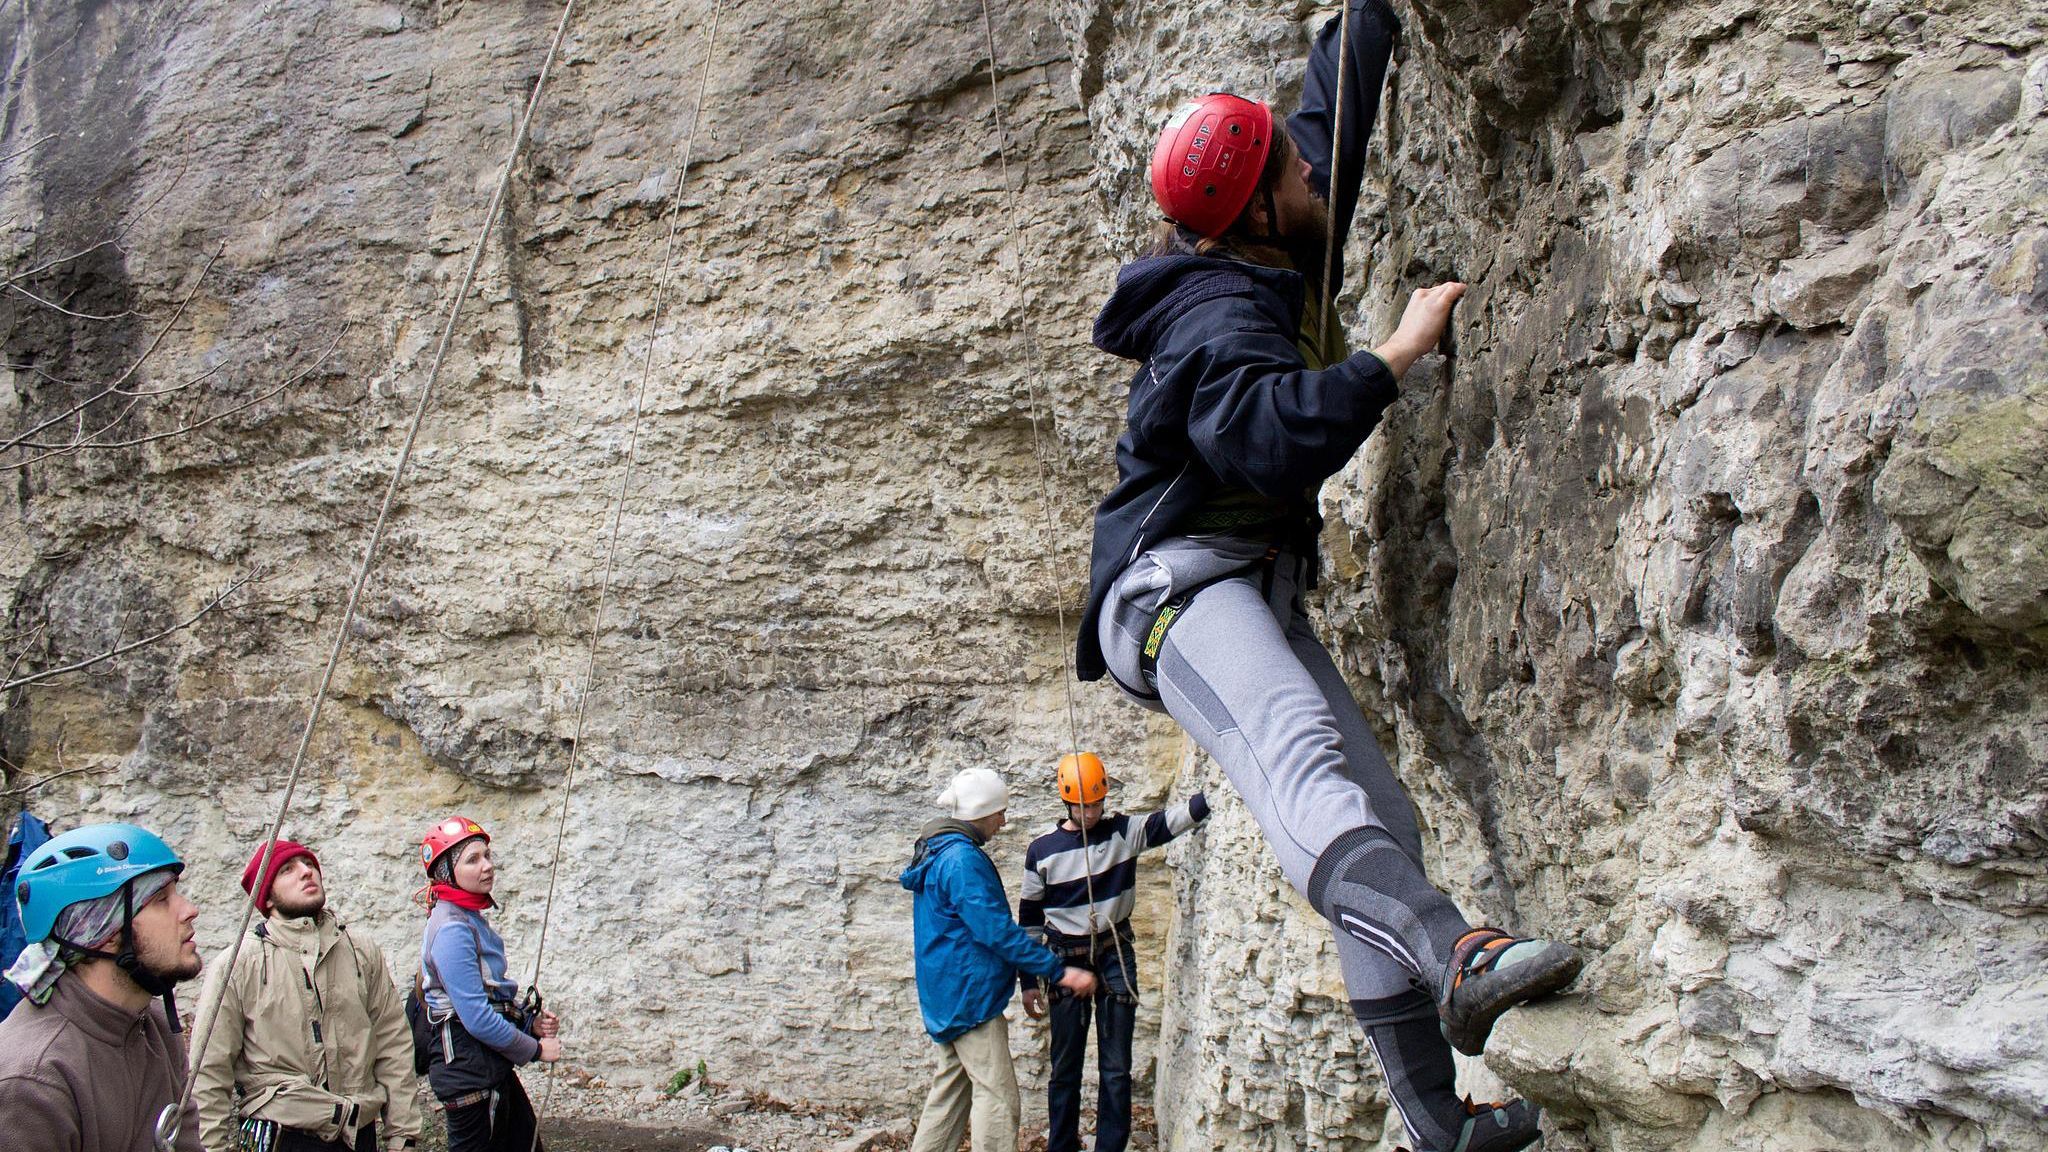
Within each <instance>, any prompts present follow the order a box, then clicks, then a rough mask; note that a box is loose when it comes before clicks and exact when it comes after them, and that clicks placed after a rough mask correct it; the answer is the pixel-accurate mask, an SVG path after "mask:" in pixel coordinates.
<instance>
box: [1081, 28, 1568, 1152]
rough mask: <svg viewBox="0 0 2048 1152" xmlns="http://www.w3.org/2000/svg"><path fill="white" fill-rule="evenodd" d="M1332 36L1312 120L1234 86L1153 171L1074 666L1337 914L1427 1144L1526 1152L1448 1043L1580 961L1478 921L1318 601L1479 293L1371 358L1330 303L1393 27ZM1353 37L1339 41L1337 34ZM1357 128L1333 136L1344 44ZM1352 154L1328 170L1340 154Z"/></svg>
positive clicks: (1121, 340)
mask: <svg viewBox="0 0 2048 1152" xmlns="http://www.w3.org/2000/svg"><path fill="white" fill-rule="evenodd" d="M1350 24H1351V27H1350V32H1349V35H1348V36H1340V32H1339V22H1338V21H1337V20H1336V19H1332V20H1331V21H1329V23H1328V24H1327V25H1326V26H1325V27H1324V28H1323V29H1322V30H1321V32H1320V33H1319V34H1318V35H1317V37H1316V41H1315V45H1314V48H1313V50H1312V52H1311V55H1310V59H1309V65H1308V75H1307V77H1306V79H1305V81H1304V83H1303V88H1302V102H1301V109H1300V111H1298V112H1296V113H1295V114H1294V115H1293V116H1292V117H1291V118H1289V119H1288V120H1287V122H1286V124H1285V126H1284V128H1283V126H1282V124H1281V123H1280V121H1279V119H1278V117H1276V116H1275V114H1274V113H1273V111H1272V109H1271V108H1269V107H1268V106H1267V105H1265V104H1262V103H1260V102H1258V101H1255V100H1247V99H1244V98H1242V97H1239V96H1233V95H1229V94H1224V93H1218V94H1214V95H1210V96H1207V97H1204V98H1203V99H1201V100H1200V101H1198V102H1196V103H1195V104H1194V105H1192V106H1191V107H1189V108H1187V109H1185V110H1184V111H1182V112H1181V113H1180V114H1178V115H1176V116H1175V117H1174V118H1173V119H1172V120H1171V121H1170V122H1169V123H1168V124H1167V125H1166V128H1165V130H1164V131H1163V132H1162V133H1161V135H1160V138H1159V142H1158V146H1157V148H1156V149H1155V151H1154V153H1153V159H1152V168H1151V175H1152V192H1153V197H1154V199H1155V200H1156V201H1157V203H1158V205H1159V207H1160V210H1161V212H1162V214H1163V215H1164V216H1165V217H1166V220H1165V222H1164V223H1162V224H1161V225H1160V226H1159V228H1158V231H1157V232H1156V234H1155V236H1154V242H1153V246H1152V248H1151V250H1150V251H1149V252H1147V253H1146V254H1145V255H1144V256H1143V257H1142V258H1141V259H1138V260H1136V261H1134V262H1132V263H1130V264H1127V265H1125V266H1124V267H1123V269H1122V270H1121V271H1120V272H1119V273H1118V275H1117V284H1116V289H1115V291H1114V293H1113V294H1112V295H1111V297H1110V299H1109V301H1108V303H1107V304H1106V305H1105V306H1104V307H1103V309H1102V313H1101V315H1100V316H1099V317H1098V318H1097V320H1096V323H1095V334H1094V335H1095V343H1096V346H1097V347H1099V348H1101V349H1103V350H1104V351H1106V352H1110V353H1113V354H1115V355H1117V356H1120V357H1123V358H1125V359H1129V360H1132V361H1135V362H1136V363H1137V365H1138V367H1137V370H1136V371H1135V372H1134V373H1133V375H1132V377H1131V383H1130V407H1129V416H1128V425H1127V427H1126V430H1125V432H1124V434H1123V436H1122V437H1121V438H1120V439H1119V440H1118V442H1117V448H1116V452H1117V483H1116V486H1115V487H1114V488H1113V489H1112V490H1111V491H1110V493H1109V495H1108V496H1107V497H1106V498H1105V499H1104V500H1103V502H1102V505H1101V507H1100V508H1099V509H1098V510H1097V512H1096V517H1095V539H1094V546H1093V550H1092V556H1091V564H1090V573H1089V584H1090V587H1089V598H1088V605H1087V609H1086V611H1085V613H1084V616H1083V620H1082V624H1081V629H1080V635H1079V636H1078V638H1077V651H1076V666H1077V671H1078V673H1079V674H1080V676H1081V677H1082V678H1083V679H1087V680H1094V679H1098V678H1100V677H1102V676H1103V675H1105V674H1107V675H1109V676H1110V677H1111V678H1112V679H1114V681H1115V682H1116V683H1117V685H1118V686H1119V687H1121V688H1122V690H1123V691H1124V692H1125V693H1126V694H1127V695H1129V696H1131V697H1132V698H1134V699H1136V700H1138V701H1140V702H1141V703H1143V704H1145V705H1146V706H1148V707H1151V708H1153V709H1155V710H1159V711H1164V712H1167V713H1169V714H1170V715H1172V716H1173V718H1174V719H1175V720H1176V721H1178V722H1179V723H1180V725H1181V726H1182V728H1184V729H1185V730H1186V731H1187V732H1188V734H1189V735H1190V736H1192V737H1193V738H1194V740H1195V742H1196V743H1198V744H1199V745H1201V747H1202V748H1203V750H1204V751H1206V752H1208V753H1209V754H1210V755H1211V756H1212V757H1214V758H1215V760H1216V761H1217V763H1218V764H1219V765H1220V766H1221V767H1222V768H1223V771H1224V774H1225V775H1226V776H1227V777H1228V778H1229V780H1230V782H1231V784H1232V785H1233V786H1234V787H1235V788H1236V790H1237V792H1238V793H1239V795H1240V796H1241V797H1242V798H1243V800H1244V802H1245V805H1246V808H1247V809H1248V810H1249V811H1250V812H1251V814H1252V816H1253V817H1254V819H1256V820H1257V822H1258V824H1259V828H1260V831H1261V832H1262V833H1264V835H1265V838H1266V841H1267V842H1268V843H1269V844H1270V845H1272V847H1273V850H1274V853H1275V855H1276V856H1277V857H1278V860H1279V863H1280V866H1281V870H1282V871H1283V872H1284V873H1285V874H1286V876H1287V878H1288V880H1289V882H1290V883H1292V884H1293V885H1294V886H1295V888H1296V889H1297V890H1299V891H1300V892H1301V893H1302V895H1304V896H1305V897H1307V899H1308V901H1309V902H1310V903H1311V904H1312V905H1313V906H1314V907H1315V908H1316V910H1317V911H1318V912H1319V913H1321V914H1322V915H1323V916H1324V917H1325V918H1326V919H1327V920H1328V921H1329V922H1330V926H1331V929H1332V936H1333V938H1334V940H1335V943H1336V946H1337V953H1338V957H1339V960H1340V962H1341V964H1342V967H1343V971H1344V979H1345V984H1346V986H1347V989H1348V992H1349V995H1350V1000H1351V1010H1352V1013H1353V1015H1354V1016H1355V1017H1356V1018H1357V1020H1358V1022H1359V1024H1360V1026H1361V1027H1362V1028H1363V1029H1364V1030H1365V1034H1366V1038H1367V1040H1368V1042H1369V1043H1370V1045H1371V1047H1372V1049H1373V1051H1374V1052H1375V1053H1376V1054H1377V1056H1378V1059H1379V1062H1380V1066H1381V1069H1382V1071H1383V1072H1384V1074H1385V1077H1386V1083H1387V1089H1388V1094H1389V1096H1390V1097H1391V1098H1392V1099H1393V1102H1394V1104H1395V1105H1396V1107H1397V1108H1398V1109H1399V1110H1400V1114H1401V1118H1402V1120H1403V1122H1404V1124H1405V1125H1406V1127H1407V1129H1408V1132H1409V1135H1410V1137H1411V1139H1412V1140H1413V1142H1414V1145H1415V1147H1416V1149H1417V1152H1505V1150H1508V1149H1515V1148H1522V1147H1525V1146H1527V1145H1528V1144H1530V1143H1531V1142H1533V1141H1535V1140H1536V1139H1537V1138H1538V1136H1539V1135H1540V1130H1539V1128H1538V1114H1537V1110H1536V1109H1535V1108H1533V1107H1531V1106H1529V1105H1528V1104H1527V1103H1525V1102H1522V1101H1512V1102H1509V1103H1505V1104H1473V1103H1471V1102H1469V1101H1466V1100H1464V1099H1461V1098H1460V1097H1459V1096H1458V1094H1457V1092H1456V1089H1455V1080H1456V1069H1455V1065H1454V1063H1453V1060H1452V1057H1451V1050H1452V1048H1454V1047H1455V1048H1457V1049H1458V1050H1460V1051H1463V1052H1465V1053H1467V1054H1469V1055H1478V1054H1479V1053H1480V1052H1481V1051H1483V1050H1484V1047H1485V1044H1486V1038H1487V1036H1488V1034H1489V1033H1490V1031H1491V1029H1492V1027H1493V1023H1494V1021H1495V1020H1496V1019H1497V1018H1498V1017H1499V1016H1500V1015H1501V1013H1503V1012H1505V1011H1507V1010H1508V1009H1510V1008H1512V1007H1514V1006H1515V1005H1517V1004H1520V1003H1523V1002H1525V1001H1527V1000H1530V999H1533V998H1535V997H1538V996H1542V995H1546V994H1548V993H1551V992H1554V991H1557V990H1558V989H1560V988H1562V987H1563V986H1564V985H1566V984H1568V983H1569V982H1570V981H1571V980H1572V979H1573V978H1574V977H1575V976H1576V975H1577V973H1578V970H1579V966H1580V963H1581V960H1580V957H1579V956H1578V954H1577V952H1576V951H1575V950H1573V949H1572V948H1571V947H1569V946H1567V945H1565V944H1562V943H1555V942H1549V941H1544V940H1526V939H1521V938H1517V937H1515V936H1512V935H1510V934H1508V933H1506V932H1502V931H1499V930H1497V929H1493V928H1485V927H1477V928H1475V927H1474V926H1473V925H1471V924H1470V923H1469V922H1467V920H1466V919H1465V917H1464V915H1463V914H1462V913H1461V912H1460V911H1459V910H1458V907H1457V905H1455V904H1454V903H1452V901H1451V900H1450V898H1449V897H1447V896H1445V895H1444V894H1443V893H1442V892H1440V891H1438V890H1437V888H1436V887H1435V885H1433V884H1432V883H1431V882H1430V880H1429V878H1428V877H1427V876H1426V875H1425V873H1424V871H1423V862H1422V837H1421V832H1420V828H1419V826H1418V824H1417V822H1416V818H1415V812H1414V808H1413V805H1412V804H1411V803H1410V801H1409V799H1408V796H1407V794H1406V793H1405V792H1404V791H1403V790H1402V788H1401V784H1400V782H1399V781H1398V780H1397V779H1396V778H1395V776H1394V773H1393V771H1392V769H1391V768H1390V767H1389V766H1388V764H1387V760H1386V757H1385V756H1384V755H1383V754H1382V753H1381V751H1380V748H1379V743H1378V740H1377V739H1376V737H1375V736H1374V734H1373V729H1372V725H1371V724H1370V723H1368V722H1367V720H1366V718H1365V715H1364V713H1363V712H1362V711H1361V710H1360V709H1359V706H1358V702H1357V701H1356V700H1355V699H1354V698H1353V697H1352V695H1351V691H1350V688H1349V687H1348V686H1347V685H1346V683H1345V681H1344V678H1343V676H1342V675H1341V674H1340V673H1339V672H1338V670H1337V667H1336V665H1335V663H1334V662H1333V661H1332V660H1331V658H1330V655H1329V653H1328V651H1327V650H1325V649H1324V647H1323V645H1322V644H1321V642H1320V641H1319V640H1317V638H1316V635H1315V630H1314V627H1313V625H1312V623H1311V621H1310V619H1309V617H1308V614H1307V612H1306V610H1305V609H1304V606H1303V602H1302V600H1303V594H1304V592H1305V591H1306V590H1307V589H1308V588H1309V587H1311V586H1312V585H1313V583H1314V580H1315V576H1316V542H1317V538H1318V536H1319V534H1320V531H1321V528H1322V521H1321V517H1320V516H1319V515H1318V511H1317V501H1318V492H1319V490H1320V488H1321V486H1322V483H1323V481H1324V480H1326V479H1327V478H1329V477H1330V476H1331V475H1332V474H1333V473H1335V472H1336V471H1337V470H1338V469H1340V468H1342V467H1343V466H1344V465H1345V463H1346V462H1347V461H1349V460H1350V458H1351V456H1352V454H1353V453H1355V452H1356V451H1357V450H1358V448H1359V446H1360V445H1362V444H1363V443H1364V442H1365V439H1366V437H1367V436H1368V435H1369V434H1370V433H1371V432H1372V430H1373V428H1374V426H1375V425H1376V424H1377V423H1378V422H1379V419H1380V416H1381V415H1382V414H1383V413H1384V412H1385V411H1386V410H1387V408H1388V406H1390V405H1391V404H1393V402H1394V400H1395V398H1396V397H1397V396H1398V395H1399V387H1398V385H1399V382H1400V380H1401V377H1402V376H1403V375H1404V374H1405V373H1406V372H1407V371H1408V369H1409V367H1410V366H1411V365H1413V364H1414V363H1415V361H1417V360H1418V359H1420V358H1421V357H1422V356H1424V355H1426V354H1428V353H1429V352H1430V351H1431V350H1432V349H1434V348H1435V347H1436V345H1437V343H1438V341H1439V340H1440V338H1441V336H1442V334H1443V332H1444V330H1445V328H1446V327H1447V325H1448V323H1449V319H1450V312H1451V308H1452V306H1453V305H1454V304H1455V303H1456V302H1457V299H1458V297H1459V296H1460V295H1461V294H1462V293H1463V292H1464V288H1465V286H1464V285H1463V284H1459V283H1456V282H1450V283H1445V284H1439V285H1436V286H1433V287H1429V288H1424V289H1421V290H1419V291H1417V292H1415V293H1414V294H1413V295H1412V296H1411V298H1410V299H1409V302H1408V304H1407V308H1406V311H1405V313H1404V314H1403V316H1402V317H1401V321H1400V323H1399V325H1398V327H1397V328H1396V330H1395V331H1394V333H1393V335H1392V336H1391V337H1389V338H1388V339H1387V340H1386V342H1385V343H1383V344H1381V345H1380V346H1379V347H1377V348H1376V349H1373V350H1372V351H1360V352H1356V353H1354V352H1352V351H1351V350H1350V349H1349V348H1348V347H1347V345H1346V343H1345V340H1344V333H1343V328H1342V326H1341V325H1339V324H1336V323H1334V322H1328V321H1331V320H1333V319H1334V318H1333V317H1330V316H1328V314H1329V313H1330V312H1331V311H1332V310H1333V308H1334V301H1335V299H1336V287H1337V286H1341V284H1342V275H1341V273H1342V269H1341V267H1332V268H1330V269H1328V273H1329V275H1328V277H1327V279H1328V282H1329V283H1330V284H1331V285H1332V287H1331V290H1330V294H1329V297H1328V298H1327V299H1326V298H1325V297H1324V294H1323V283H1324V281H1325V277H1324V263H1325V259H1326V257H1325V252H1326V250H1329V251H1334V252H1336V253H1339V254H1341V253H1342V251H1343V240H1344V236H1345V233H1346V232H1347V231H1348V229H1349V226H1350V221H1351V215H1352V212H1353V209H1354V208H1355V206H1356V204H1357V201H1358V189H1359V178H1360V173H1361V172H1362V170H1363V168H1364V164H1363V161H1364V158H1365V150H1366V144H1367V142H1368V140H1369V138H1370V135H1371V132H1372V126H1373V123H1374V121H1375V120H1376V119H1377V117H1378V110H1379V97H1380V87H1381V84H1382V82H1383V80H1384V79H1385V76H1386V70H1387V63H1388V60H1389V59H1390V57H1391V55H1392V52H1393V46H1394V41H1395V38H1396V36H1397V35H1398V33H1399V24H1398V22H1397V21H1396V19H1395V16H1394V13H1393V10H1392V9H1391V8H1390V7H1388V5H1387V3H1386V0H1350ZM1340 39H1341V40H1342V41H1343V42H1344V43H1343V44H1342V45H1340ZM1340 49H1341V50H1344V51H1346V52H1347V55H1346V58H1345V63H1344V67H1343V69H1342V74H1343V76H1344V77H1345V78H1346V84H1345V88H1344V90H1343V92H1342V100H1343V104H1344V115H1343V117H1342V121H1343V123H1342V129H1343V139H1342V140H1335V139H1334V136H1335V133H1334V131H1333V129H1334V128H1335V127H1336V120H1337V117H1336V116H1335V115H1333V110H1334V106H1335V104H1336V103H1337V100H1338V97H1339V93H1338V80H1339V71H1340V70H1339V68H1338V54H1339V52H1340ZM1333 156H1335V157H1339V158H1341V160H1342V163H1341V164H1340V165H1338V166H1337V177H1336V179H1335V180H1334V181H1333V180H1332V157H1333Z"/></svg>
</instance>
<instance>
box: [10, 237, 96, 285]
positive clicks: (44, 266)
mask: <svg viewBox="0 0 2048 1152" xmlns="http://www.w3.org/2000/svg"><path fill="white" fill-rule="evenodd" d="M120 243H121V242H120V240H118V239H113V240H102V241H100V242H99V243H97V244H95V245H93V246H92V247H90V248H81V249H79V250H78V251H76V252H73V253H72V254H71V255H69V256H59V257H57V258H56V259H55V260H49V261H45V262H44V263H41V264H38V265H36V266H35V267H33V268H31V269H29V270H28V271H26V272H16V273H15V274H14V275H12V276H9V277H8V278H7V279H6V281H5V283H8V284H12V283H14V282H15V281H17V280H26V279H28V278H29V277H31V276H40V275H42V274H43V273H45V272H48V271H49V270H50V269H52V268H55V267H56V266H57V265H59V264H69V263H71V262H72V261H73V260H78V259H81V258H83V257H86V256H90V255H92V254H93V253H95V252H97V251H99V250H100V249H102V248H106V247H109V246H116V247H118V246H119V245H120Z"/></svg>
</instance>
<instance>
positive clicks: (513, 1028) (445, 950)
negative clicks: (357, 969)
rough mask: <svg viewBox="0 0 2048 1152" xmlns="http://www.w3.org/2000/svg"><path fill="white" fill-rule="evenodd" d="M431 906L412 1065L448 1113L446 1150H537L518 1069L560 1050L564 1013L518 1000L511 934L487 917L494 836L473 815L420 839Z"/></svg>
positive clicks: (412, 1008) (413, 1006)
mask: <svg viewBox="0 0 2048 1152" xmlns="http://www.w3.org/2000/svg"><path fill="white" fill-rule="evenodd" d="M420 864H421V865H422V866H423V867H425V869H426V872H427V881H428V885H427V892H428V893H429V899H430V907H431V911H430V912H429V914H428V916H427V928H426V935H425V937H424V939H423V940H422V941H421V944H420V976H419V980H418V983H417V985H416V987H415V990H414V995H413V997H412V1000H411V1002H410V1003H408V1004H407V1005H406V1010H407V1012H408V1013H409V1014H410V1015H411V1016H412V1023H413V1041H414V1044H415V1045H416V1046H417V1047H418V1049H419V1052H418V1055H417V1056H416V1057H415V1064H416V1066H418V1067H419V1069H420V1070H421V1071H423V1072H425V1073H426V1076H427V1083H428V1084H429V1085H430V1086H431V1087H432V1088H433V1090H434V1096H435V1098H437V1099H439V1100H440V1101H441V1106H442V1108H443V1109H445V1110H446V1113H447V1117H448V1152H485V1150H490V1152H539V1149H540V1144H539V1142H538V1141H537V1139H536V1138H535V1135H534V1129H535V1125H536V1120H535V1117H534V1112H533V1104H532V1102H531V1101H530V1100H528V1099H527V1095H526V1089H525V1088H524V1087H523V1086H522V1085H521V1084H520V1082H519V1076H518V1073H517V1072H515V1071H514V1069H516V1068H517V1067H518V1066H519V1065H521V1064H528V1063H532V1062H533V1061H535V1060H539V1061H542V1062H544V1063H552V1062H554V1061H556V1060H559V1059H561V1058H562V1042H561V1040H560V1038H559V1028H560V1022H559V1021H557V1020H556V1019H555V1017H554V1016H553V1015H552V1014H551V1013H546V1012H540V1011H538V1010H537V1009H528V1008H525V1007H522V1006H521V1002H520V998H519V982H518V981H517V980H514V979H513V978H512V977H511V976H510V975H509V974H508V971H507V964H506V960H505V941H504V940H503V939H502V938H500V937H499V935H498V933H497V932H496V931H495V930H493V929H492V928H491V925H490V921H488V920H486V919H484V912H485V910H486V909H489V908H492V907H494V906H495V902H494V901H493V900H492V899H491V889H492V888H493V887H494V886H495V885H496V882H497V868H496V866H495V864H494V863H493V861H492V859H491V835H490V833H488V832H486V831H484V827H483V825H481V824H479V823H477V822H476V821H474V820H471V819H469V818H468V817H466V816H450V817H449V818H447V819H446V820H443V821H441V822H439V823H437V824H435V825H434V826H433V827H432V828H430V829H428V830H427V835H426V837H425V839H424V840H423V841H422V842H421V844H420Z"/></svg>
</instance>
